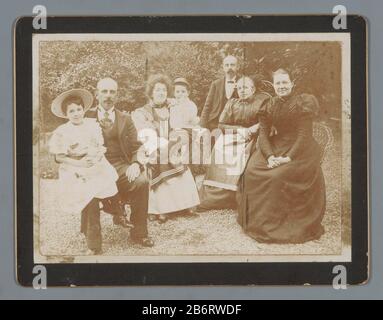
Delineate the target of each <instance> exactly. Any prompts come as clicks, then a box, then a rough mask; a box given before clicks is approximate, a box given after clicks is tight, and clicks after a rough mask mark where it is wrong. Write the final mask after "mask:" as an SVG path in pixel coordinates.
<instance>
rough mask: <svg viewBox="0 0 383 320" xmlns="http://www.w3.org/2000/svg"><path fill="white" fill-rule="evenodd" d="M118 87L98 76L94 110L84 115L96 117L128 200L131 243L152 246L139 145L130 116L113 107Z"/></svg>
mask: <svg viewBox="0 0 383 320" xmlns="http://www.w3.org/2000/svg"><path fill="white" fill-rule="evenodd" d="M117 89H118V85H117V82H116V81H115V80H113V79H111V78H104V79H101V80H100V81H99V82H98V83H97V91H96V99H97V101H98V106H97V109H96V110H94V111H90V112H89V113H88V115H87V116H89V117H93V118H97V121H98V122H99V124H100V126H101V128H102V133H103V136H104V145H105V147H106V153H105V156H106V158H107V159H108V161H109V162H110V163H111V164H112V165H113V167H114V168H115V169H116V171H117V173H118V176H119V179H118V180H117V187H118V190H119V194H120V196H121V198H122V199H124V200H127V199H129V200H130V206H131V216H130V220H131V223H132V224H133V225H134V227H133V229H132V230H131V232H130V238H131V240H132V241H133V242H134V243H137V244H140V245H142V246H144V247H152V246H153V245H154V244H153V241H152V240H151V239H150V238H149V237H148V229H147V216H148V198H149V184H148V180H147V178H146V176H145V175H144V173H143V172H142V171H143V168H142V166H141V164H140V163H139V162H138V161H137V151H138V149H139V147H140V146H141V144H140V142H139V141H138V140H137V131H136V129H135V126H134V124H133V122H132V120H131V118H130V116H129V115H127V114H124V113H122V112H121V111H119V110H117V109H115V107H114V104H115V102H116V99H117ZM85 215H86V213H85ZM117 219H118V220H119V219H120V218H117ZM82 220H84V223H87V221H88V219H86V217H85V219H82ZM114 220H115V218H114ZM115 223H116V222H115Z"/></svg>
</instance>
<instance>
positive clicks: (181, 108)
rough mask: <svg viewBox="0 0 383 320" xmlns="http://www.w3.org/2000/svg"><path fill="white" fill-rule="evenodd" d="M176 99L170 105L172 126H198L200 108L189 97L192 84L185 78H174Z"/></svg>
mask: <svg viewBox="0 0 383 320" xmlns="http://www.w3.org/2000/svg"><path fill="white" fill-rule="evenodd" d="M173 84H174V98H175V99H174V100H173V101H172V104H171V107H170V127H171V128H172V129H179V128H184V129H188V128H189V129H190V128H194V127H196V126H198V124H199V117H198V116H197V113H198V109H197V106H196V105H195V103H194V102H193V101H191V100H190V99H189V93H190V84H189V82H188V81H187V80H186V79H185V78H177V79H175V80H174V83H173Z"/></svg>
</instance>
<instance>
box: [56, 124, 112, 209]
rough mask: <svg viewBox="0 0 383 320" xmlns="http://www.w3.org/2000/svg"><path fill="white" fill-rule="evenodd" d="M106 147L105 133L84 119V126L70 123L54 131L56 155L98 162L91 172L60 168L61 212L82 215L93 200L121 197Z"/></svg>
mask: <svg viewBox="0 0 383 320" xmlns="http://www.w3.org/2000/svg"><path fill="white" fill-rule="evenodd" d="M103 145H104V138H103V135H102V130H101V128H100V126H99V124H98V123H97V122H96V119H90V118H84V121H83V123H82V124H81V125H74V124H72V123H71V122H70V121H68V122H67V123H65V124H63V125H60V126H59V127H58V128H56V130H54V132H53V134H52V137H51V139H50V141H49V151H50V152H51V153H52V154H55V155H57V154H65V155H67V156H69V157H72V158H74V159H79V158H82V157H92V158H93V159H97V160H95V161H96V163H95V164H94V165H93V166H92V167H90V168H85V167H76V166H72V165H69V164H65V163H61V164H60V168H59V183H60V188H59V190H60V191H59V194H58V195H57V197H58V199H57V200H58V201H59V205H60V207H61V208H60V209H61V210H63V211H66V212H80V211H81V210H82V209H84V207H85V206H86V205H87V204H88V203H89V202H90V201H91V200H92V199H93V198H99V199H103V198H107V197H111V196H113V195H115V194H116V193H117V186H116V181H117V179H118V174H117V172H116V170H115V169H114V167H113V166H112V165H111V164H110V163H109V162H108V160H106V158H105V156H104V153H105V150H106V149H105V147H104V146H103Z"/></svg>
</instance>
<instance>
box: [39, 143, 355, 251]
mask: <svg viewBox="0 0 383 320" xmlns="http://www.w3.org/2000/svg"><path fill="white" fill-rule="evenodd" d="M340 149H341V148H340V144H339V142H337V141H335V145H334V146H333V148H331V150H329V152H328V153H327V155H326V157H325V160H324V162H323V164H322V168H323V172H324V175H325V180H326V193H327V210H326V214H325V217H324V220H323V225H324V227H325V234H324V235H323V236H322V237H321V238H320V239H319V240H316V241H310V242H307V243H304V244H299V245H286V244H285V245H276V244H261V243H257V242H256V241H255V240H253V239H251V238H249V237H248V236H247V235H245V234H244V233H243V232H242V230H241V228H240V226H239V225H238V224H237V222H236V215H237V213H236V211H234V210H212V211H208V212H204V213H201V214H200V215H199V217H196V218H195V217H194V218H191V217H177V218H174V219H170V220H169V221H168V222H166V223H165V224H159V223H158V222H156V221H153V222H152V221H150V222H148V224H149V233H150V236H151V237H152V238H153V240H154V241H155V246H154V247H153V248H140V247H137V246H135V245H132V244H131V243H129V241H128V236H129V231H128V230H127V229H123V228H121V227H118V226H114V225H113V222H112V218H111V216H110V215H108V214H104V213H102V215H101V224H102V228H103V229H102V234H103V254H104V255H113V256H131V255H160V256H163V255H196V254H198V255H269V254H270V255H271V254H307V255H333V254H340V252H341V248H342V233H341V229H342V227H341V226H342V222H341V210H340V208H341V203H340V201H341V197H340V194H341V190H340V189H341V188H340V179H341V161H340V152H341V150H340ZM57 187H58V183H57V180H55V179H40V191H41V193H40V215H39V216H38V217H36V219H39V222H40V232H39V235H40V252H41V254H42V255H54V256H63V255H64V256H71V255H82V254H83V253H84V252H85V250H86V243H85V239H84V237H83V236H82V234H80V232H79V230H80V214H79V213H73V214H63V213H62V212H60V210H59V208H58V207H57V201H56V199H55V193H56V190H57ZM344 222H345V221H343V223H344ZM348 222H349V221H348ZM346 224H347V221H346ZM344 230H345V228H343V231H344ZM343 238H344V237H343Z"/></svg>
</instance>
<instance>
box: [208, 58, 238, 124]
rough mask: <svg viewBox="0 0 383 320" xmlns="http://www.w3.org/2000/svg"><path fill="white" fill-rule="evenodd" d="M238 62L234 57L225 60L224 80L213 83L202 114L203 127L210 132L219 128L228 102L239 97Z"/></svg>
mask: <svg viewBox="0 0 383 320" xmlns="http://www.w3.org/2000/svg"><path fill="white" fill-rule="evenodd" d="M237 70H238V60H237V58H236V57H234V56H227V57H226V58H225V59H223V71H224V72H225V76H224V77H223V78H220V79H217V80H215V81H213V83H212V84H211V86H210V90H209V93H208V95H207V98H206V102H205V105H204V107H203V109H202V113H201V126H202V127H203V128H207V129H209V130H213V129H216V128H217V127H218V120H219V116H220V115H221V113H222V111H223V108H224V107H225V104H226V102H227V101H228V100H229V99H230V98H234V97H238V96H237V92H236V90H235V88H236V77H237Z"/></svg>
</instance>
